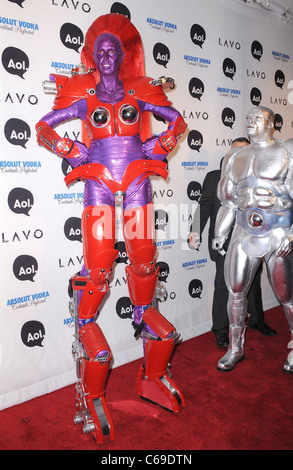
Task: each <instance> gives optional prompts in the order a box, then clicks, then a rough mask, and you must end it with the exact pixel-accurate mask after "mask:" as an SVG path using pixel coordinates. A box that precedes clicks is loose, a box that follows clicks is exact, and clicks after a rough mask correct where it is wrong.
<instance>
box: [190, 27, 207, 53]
mask: <svg viewBox="0 0 293 470" xmlns="http://www.w3.org/2000/svg"><path fill="white" fill-rule="evenodd" d="M190 38H191V40H192V42H193V44H195V45H196V46H199V47H201V48H202V46H203V44H204V42H205V40H206V32H205V30H204V29H203V27H202V26H200V25H199V24H194V25H192V26H191V29H190Z"/></svg>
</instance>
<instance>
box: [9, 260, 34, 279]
mask: <svg viewBox="0 0 293 470" xmlns="http://www.w3.org/2000/svg"><path fill="white" fill-rule="evenodd" d="M12 269H13V274H14V276H15V277H16V279H18V280H19V281H31V282H35V281H34V277H35V275H36V274H37V272H38V263H37V260H36V259H35V258H34V257H33V256H30V255H20V256H18V257H17V258H16V259H15V260H14V263H13V268H12Z"/></svg>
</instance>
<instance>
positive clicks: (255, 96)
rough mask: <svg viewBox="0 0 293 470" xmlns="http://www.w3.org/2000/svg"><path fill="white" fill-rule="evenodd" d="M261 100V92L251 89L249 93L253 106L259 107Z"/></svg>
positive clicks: (254, 88)
mask: <svg viewBox="0 0 293 470" xmlns="http://www.w3.org/2000/svg"><path fill="white" fill-rule="evenodd" d="M261 99H262V94H261V91H260V90H259V89H258V88H256V87H253V88H252V89H251V92H250V101H251V102H252V104H253V105H254V106H259V105H260V103H261Z"/></svg>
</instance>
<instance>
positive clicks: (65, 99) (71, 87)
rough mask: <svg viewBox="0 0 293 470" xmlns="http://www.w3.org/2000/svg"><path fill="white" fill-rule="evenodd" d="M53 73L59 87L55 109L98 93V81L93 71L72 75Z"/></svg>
mask: <svg viewBox="0 0 293 470" xmlns="http://www.w3.org/2000/svg"><path fill="white" fill-rule="evenodd" d="M51 75H52V76H53V77H54V79H55V83H56V88H57V96H56V98H55V101H54V106H53V109H63V108H68V106H70V105H72V104H73V103H76V102H77V101H79V100H82V99H84V98H87V97H88V96H91V95H94V94H95V93H96V81H95V79H94V76H93V75H92V74H91V73H85V74H81V75H72V76H70V77H68V76H66V75H57V74H56V75H55V74H51Z"/></svg>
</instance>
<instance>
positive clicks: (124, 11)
mask: <svg viewBox="0 0 293 470" xmlns="http://www.w3.org/2000/svg"><path fill="white" fill-rule="evenodd" d="M110 13H120V15H124V16H126V18H128V19H129V20H131V15H130V11H129V10H128V8H127V7H126V6H125V5H123V3H120V2H114V3H113V5H112V6H111V10H110Z"/></svg>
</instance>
